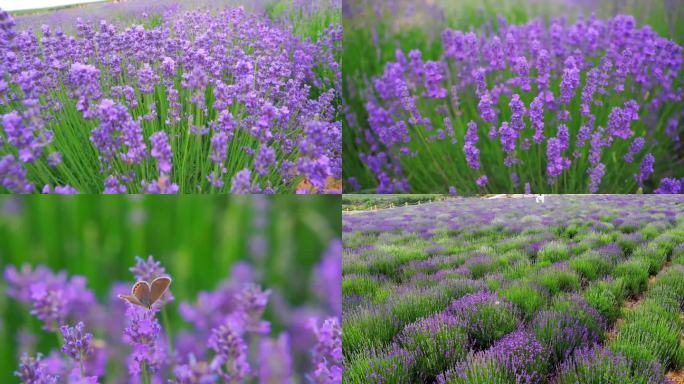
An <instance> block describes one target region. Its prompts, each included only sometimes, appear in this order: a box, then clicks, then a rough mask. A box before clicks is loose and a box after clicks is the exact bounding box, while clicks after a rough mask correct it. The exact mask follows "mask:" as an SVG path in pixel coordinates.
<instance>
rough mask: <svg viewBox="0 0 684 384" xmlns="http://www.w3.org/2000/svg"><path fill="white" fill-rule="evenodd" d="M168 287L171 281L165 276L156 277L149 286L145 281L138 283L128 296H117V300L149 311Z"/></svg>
mask: <svg viewBox="0 0 684 384" xmlns="http://www.w3.org/2000/svg"><path fill="white" fill-rule="evenodd" d="M169 285H171V279H170V278H168V277H165V276H162V277H157V278H156V279H154V280H153V281H152V283H151V284H150V283H148V282H147V281H138V282H137V283H135V284H134V285H133V289H131V294H130V295H119V298H120V299H124V300H126V301H128V302H129V303H131V304H135V305H139V306H141V307H145V308H147V309H150V308H151V307H152V305H153V304H154V303H155V302H157V300H159V299H160V298H161V297H162V295H163V294H164V292H166V290H167V289H169Z"/></svg>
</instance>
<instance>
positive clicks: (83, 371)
mask: <svg viewBox="0 0 684 384" xmlns="http://www.w3.org/2000/svg"><path fill="white" fill-rule="evenodd" d="M80 357H81V358H80V359H78V364H79V366H80V367H81V378H82V379H84V378H85V368H83V357H84V356H83V352H81V356H80Z"/></svg>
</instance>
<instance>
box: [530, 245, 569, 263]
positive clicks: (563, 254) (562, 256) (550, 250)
mask: <svg viewBox="0 0 684 384" xmlns="http://www.w3.org/2000/svg"><path fill="white" fill-rule="evenodd" d="M569 257H570V252H569V250H568V246H567V245H566V244H565V243H562V242H559V241H552V242H550V243H547V244H545V245H544V247H543V248H542V249H540V250H539V252H538V253H537V258H538V260H539V261H540V262H549V263H552V264H553V263H556V262H558V261H564V260H567V259H568V258H569Z"/></svg>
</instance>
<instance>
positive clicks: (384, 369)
mask: <svg viewBox="0 0 684 384" xmlns="http://www.w3.org/2000/svg"><path fill="white" fill-rule="evenodd" d="M345 352H346V351H345ZM411 371H412V362H411V359H410V356H409V354H408V353H407V352H406V351H403V350H389V349H370V350H364V351H362V352H360V353H359V354H358V355H356V356H354V357H353V358H352V359H351V360H350V361H349V362H348V363H347V364H346V365H345V369H344V377H343V379H342V382H343V383H345V384H366V383H371V384H381V383H383V384H409V383H410V382H411Z"/></svg>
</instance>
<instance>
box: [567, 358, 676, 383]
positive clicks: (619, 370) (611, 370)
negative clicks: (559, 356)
mask: <svg viewBox="0 0 684 384" xmlns="http://www.w3.org/2000/svg"><path fill="white" fill-rule="evenodd" d="M654 375H657V376H654ZM662 376H663V374H662V372H658V371H657V368H656V367H655V366H653V365H652V364H648V363H647V364H638V363H637V364H635V363H634V362H633V361H632V360H630V359H627V358H625V357H624V356H623V355H621V354H618V355H615V354H612V353H609V352H607V351H605V350H603V349H593V350H591V351H585V352H583V353H582V355H581V356H577V355H575V356H574V357H572V358H571V359H570V361H569V362H568V363H566V364H565V365H564V366H563V368H562V369H561V373H560V374H559V375H558V376H557V378H556V381H554V382H555V383H557V384H576V383H596V384H598V383H620V384H650V383H653V382H655V380H658V381H657V382H661V381H664V378H663V377H662Z"/></svg>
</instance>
